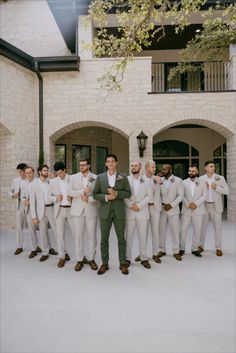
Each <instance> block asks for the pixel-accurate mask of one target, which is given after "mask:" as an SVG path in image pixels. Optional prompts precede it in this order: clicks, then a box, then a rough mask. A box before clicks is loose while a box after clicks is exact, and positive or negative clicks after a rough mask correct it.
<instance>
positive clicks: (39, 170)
mask: <svg viewBox="0 0 236 353" xmlns="http://www.w3.org/2000/svg"><path fill="white" fill-rule="evenodd" d="M43 168H47V169H48V170H49V166H48V165H47V164H43V165H40V166H38V169H37V171H38V174H39V172H41V171H42V170H43Z"/></svg>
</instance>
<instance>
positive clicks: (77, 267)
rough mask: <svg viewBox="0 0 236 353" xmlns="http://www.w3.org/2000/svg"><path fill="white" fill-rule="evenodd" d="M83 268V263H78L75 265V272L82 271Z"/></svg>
mask: <svg viewBox="0 0 236 353" xmlns="http://www.w3.org/2000/svg"><path fill="white" fill-rule="evenodd" d="M83 266H84V264H83V262H82V261H78V262H77V264H76V265H75V271H81V270H82V268H83Z"/></svg>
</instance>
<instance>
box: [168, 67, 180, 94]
mask: <svg viewBox="0 0 236 353" xmlns="http://www.w3.org/2000/svg"><path fill="white" fill-rule="evenodd" d="M176 66H177V63H168V64H165V85H166V87H165V88H166V91H167V92H181V75H180V73H178V74H177V75H175V77H173V79H172V80H171V81H169V80H168V76H169V74H170V69H171V68H174V67H176Z"/></svg>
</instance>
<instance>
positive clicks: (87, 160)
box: [79, 158, 91, 165]
mask: <svg viewBox="0 0 236 353" xmlns="http://www.w3.org/2000/svg"><path fill="white" fill-rule="evenodd" d="M80 162H87V164H88V165H90V164H91V161H90V159H89V158H81V159H80V160H79V164H80Z"/></svg>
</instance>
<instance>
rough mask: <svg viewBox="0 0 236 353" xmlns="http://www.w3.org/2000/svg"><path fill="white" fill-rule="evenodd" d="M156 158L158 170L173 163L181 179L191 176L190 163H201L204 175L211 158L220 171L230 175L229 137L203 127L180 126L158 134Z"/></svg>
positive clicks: (155, 143) (155, 142) (155, 150)
mask: <svg viewBox="0 0 236 353" xmlns="http://www.w3.org/2000/svg"><path fill="white" fill-rule="evenodd" d="M153 156H154V159H155V160H156V163H157V165H158V167H160V166H161V164H164V163H168V162H169V163H172V164H173V165H174V172H175V173H176V175H178V176H180V177H181V178H185V177H186V176H187V168H188V166H189V164H197V165H198V166H199V171H200V174H203V173H204V163H205V161H206V160H211V159H213V160H214V161H215V163H216V172H218V173H220V174H222V175H224V176H226V138H225V137H224V136H222V135H221V134H220V133H218V132H217V131H215V130H213V129H211V128H209V127H206V126H203V125H195V124H180V125H176V126H172V127H169V128H167V129H166V130H163V131H162V132H160V133H157V134H156V135H155V136H154V138H153Z"/></svg>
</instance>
